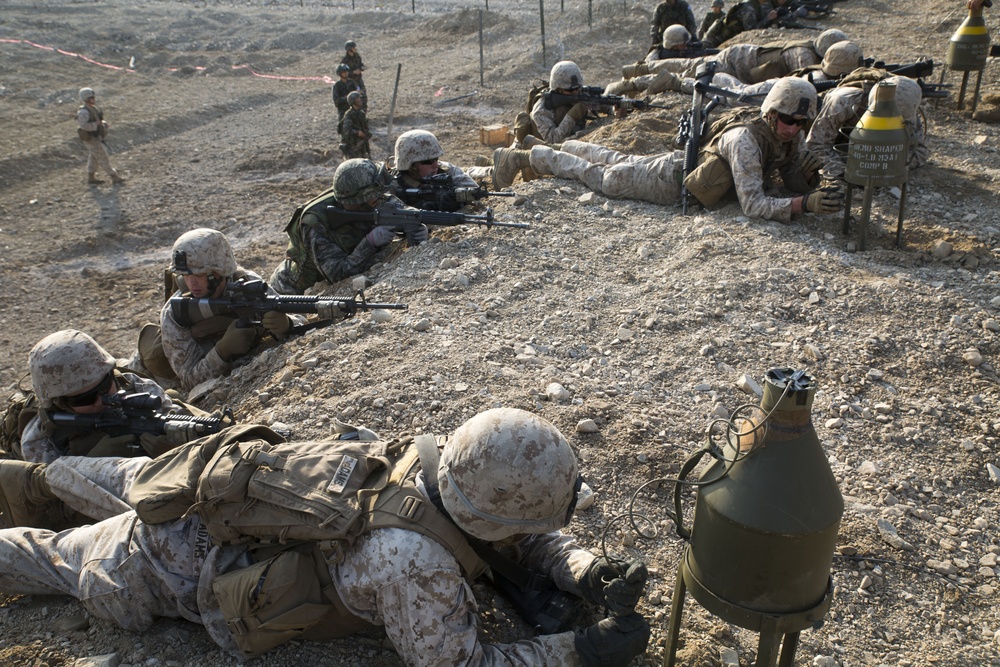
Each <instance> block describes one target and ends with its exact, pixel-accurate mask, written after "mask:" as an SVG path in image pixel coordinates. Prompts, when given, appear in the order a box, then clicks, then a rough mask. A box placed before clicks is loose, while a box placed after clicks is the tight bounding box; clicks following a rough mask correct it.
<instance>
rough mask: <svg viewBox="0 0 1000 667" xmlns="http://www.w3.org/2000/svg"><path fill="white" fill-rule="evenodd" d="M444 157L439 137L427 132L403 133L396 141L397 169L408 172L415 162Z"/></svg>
mask: <svg viewBox="0 0 1000 667" xmlns="http://www.w3.org/2000/svg"><path fill="white" fill-rule="evenodd" d="M442 155H444V150H443V149H442V148H441V144H440V143H438V140H437V137H435V136H434V135H433V134H431V133H430V132H428V131H427V130H410V131H408V132H403V133H402V134H401V135H399V138H398V139H396V155H395V158H394V160H395V163H396V169H398V170H399V171H407V170H408V169H409V168H410V167H411V166H413V163H414V162H422V161H424V160H433V159H435V158H439V157H441V156H442Z"/></svg>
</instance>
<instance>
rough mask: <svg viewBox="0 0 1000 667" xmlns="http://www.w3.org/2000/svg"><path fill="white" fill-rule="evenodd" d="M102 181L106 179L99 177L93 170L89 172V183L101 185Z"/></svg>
mask: <svg viewBox="0 0 1000 667" xmlns="http://www.w3.org/2000/svg"><path fill="white" fill-rule="evenodd" d="M101 183H104V181H102V180H101V179H99V178H98V177H97V174H95V173H93V172H91V173H89V174H87V185H100V184H101Z"/></svg>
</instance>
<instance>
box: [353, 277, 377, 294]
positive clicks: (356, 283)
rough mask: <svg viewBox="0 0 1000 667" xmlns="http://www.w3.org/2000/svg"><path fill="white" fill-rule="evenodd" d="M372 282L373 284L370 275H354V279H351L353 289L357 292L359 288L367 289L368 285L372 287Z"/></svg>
mask: <svg viewBox="0 0 1000 667" xmlns="http://www.w3.org/2000/svg"><path fill="white" fill-rule="evenodd" d="M371 284H372V283H371V281H370V280H368V277H367V276H355V277H354V278H353V279H352V280H351V288H352V289H353V290H354V291H355V292H357V291H359V290H363V289H365V288H366V287H370V286H371Z"/></svg>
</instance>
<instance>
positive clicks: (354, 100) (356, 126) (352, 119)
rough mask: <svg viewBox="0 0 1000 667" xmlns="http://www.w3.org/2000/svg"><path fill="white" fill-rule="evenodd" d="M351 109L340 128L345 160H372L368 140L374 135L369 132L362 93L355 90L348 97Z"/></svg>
mask: <svg viewBox="0 0 1000 667" xmlns="http://www.w3.org/2000/svg"><path fill="white" fill-rule="evenodd" d="M347 101H348V103H349V104H350V105H351V108H350V109H348V110H347V113H345V114H344V119H343V121H342V122H341V124H340V125H341V127H340V150H341V152H342V153H343V154H344V159H345V160H350V159H351V158H356V157H361V158H371V156H372V151H371V147H370V146H369V145H368V140H369V139H371V138H372V133H371V132H369V131H368V116H367V115H365V111H364V109H362V108H361V107H362V104H363V103H364V97H363V96H362V95H361V91H359V90H354V91H351V93H350V94H349V95H348V96H347Z"/></svg>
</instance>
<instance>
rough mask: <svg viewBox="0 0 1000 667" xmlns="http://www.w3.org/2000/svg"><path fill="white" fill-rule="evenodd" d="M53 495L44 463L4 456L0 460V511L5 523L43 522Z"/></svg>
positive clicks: (12, 525)
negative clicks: (47, 481) (47, 480)
mask: <svg viewBox="0 0 1000 667" xmlns="http://www.w3.org/2000/svg"><path fill="white" fill-rule="evenodd" d="M55 498H56V497H55V495H54V494H53V493H52V491H51V490H50V489H49V485H48V484H47V483H46V481H45V464H44V463H28V462H27V461H17V460H14V459H5V460H2V461H0V511H2V512H3V522H4V524H5V526H6V527H9V528H13V527H15V526H30V527H35V528H50V527H51V526H47V525H44V524H45V523H47V521H46V517H47V515H48V514H49V512H50V510H51V507H50V505H51V501H53V500H55Z"/></svg>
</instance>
